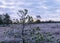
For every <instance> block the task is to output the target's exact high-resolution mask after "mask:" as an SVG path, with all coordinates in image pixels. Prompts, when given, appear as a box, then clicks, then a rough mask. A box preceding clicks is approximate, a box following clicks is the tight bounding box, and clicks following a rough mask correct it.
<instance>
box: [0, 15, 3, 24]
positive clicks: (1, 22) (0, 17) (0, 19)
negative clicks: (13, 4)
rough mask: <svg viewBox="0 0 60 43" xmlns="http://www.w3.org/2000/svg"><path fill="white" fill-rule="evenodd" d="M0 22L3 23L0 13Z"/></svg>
mask: <svg viewBox="0 0 60 43" xmlns="http://www.w3.org/2000/svg"><path fill="white" fill-rule="evenodd" d="M0 24H3V20H2V15H0Z"/></svg>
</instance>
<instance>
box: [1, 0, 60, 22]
mask: <svg viewBox="0 0 60 43" xmlns="http://www.w3.org/2000/svg"><path fill="white" fill-rule="evenodd" d="M21 9H28V15H31V16H32V17H34V18H36V16H37V15H40V16H41V18H42V20H50V19H51V20H56V21H60V0H0V14H3V13H8V14H9V15H10V16H11V18H19V16H18V15H17V12H18V10H21Z"/></svg>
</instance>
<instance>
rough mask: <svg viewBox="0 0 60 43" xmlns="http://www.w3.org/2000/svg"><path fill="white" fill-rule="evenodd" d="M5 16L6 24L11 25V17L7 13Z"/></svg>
mask: <svg viewBox="0 0 60 43" xmlns="http://www.w3.org/2000/svg"><path fill="white" fill-rule="evenodd" d="M4 16H5V18H4V23H5V24H7V25H8V24H10V23H11V22H12V21H11V20H10V16H9V15H8V13H6V14H5V15H4Z"/></svg>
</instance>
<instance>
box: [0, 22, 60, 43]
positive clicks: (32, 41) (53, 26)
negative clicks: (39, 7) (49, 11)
mask: <svg viewBox="0 0 60 43" xmlns="http://www.w3.org/2000/svg"><path fill="white" fill-rule="evenodd" d="M38 28H39V29H40V30H37V29H38ZM21 32H22V25H20V24H13V25H10V26H5V27H2V26H0V41H14V42H13V43H15V41H17V42H16V43H22V33H21ZM38 32H39V33H38ZM36 33H37V34H36ZM40 36H41V37H40ZM24 39H25V41H26V43H60V23H41V24H30V25H25V28H24ZM37 41H38V42H37Z"/></svg>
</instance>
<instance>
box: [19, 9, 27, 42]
mask: <svg viewBox="0 0 60 43" xmlns="http://www.w3.org/2000/svg"><path fill="white" fill-rule="evenodd" d="M27 12H28V10H27V9H24V10H18V15H19V17H21V20H22V26H23V27H22V40H23V43H25V40H24V27H25V18H26V15H27ZM20 14H21V15H20Z"/></svg>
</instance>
